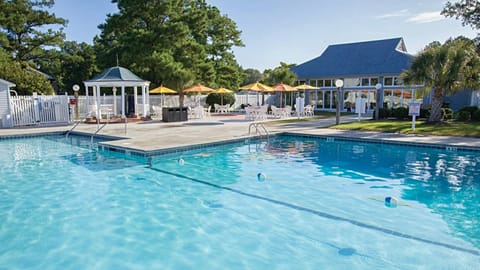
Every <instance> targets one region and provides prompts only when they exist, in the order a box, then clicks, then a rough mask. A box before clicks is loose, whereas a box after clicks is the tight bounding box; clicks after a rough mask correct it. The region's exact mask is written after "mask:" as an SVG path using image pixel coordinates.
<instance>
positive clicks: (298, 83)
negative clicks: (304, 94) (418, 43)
mask: <svg viewBox="0 0 480 270" xmlns="http://www.w3.org/2000/svg"><path fill="white" fill-rule="evenodd" d="M302 84H305V81H303V80H302V81H297V85H302Z"/></svg>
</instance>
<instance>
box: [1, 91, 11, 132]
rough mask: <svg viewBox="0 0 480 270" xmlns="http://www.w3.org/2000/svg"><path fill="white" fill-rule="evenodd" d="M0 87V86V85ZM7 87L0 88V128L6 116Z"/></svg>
mask: <svg viewBox="0 0 480 270" xmlns="http://www.w3.org/2000/svg"><path fill="white" fill-rule="evenodd" d="M0 87H1V86H0ZM9 94H10V93H9V91H8V89H0V128H4V127H5V126H4V124H3V121H4V119H5V118H6V116H7V114H9V111H8V95H9Z"/></svg>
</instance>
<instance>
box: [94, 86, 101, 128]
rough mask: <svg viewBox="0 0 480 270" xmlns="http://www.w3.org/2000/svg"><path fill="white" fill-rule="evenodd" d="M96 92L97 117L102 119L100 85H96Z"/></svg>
mask: <svg viewBox="0 0 480 270" xmlns="http://www.w3.org/2000/svg"><path fill="white" fill-rule="evenodd" d="M95 90H96V91H95V94H96V97H97V98H96V103H97V119H98V120H101V119H102V112H101V111H100V85H97V86H96V89H95Z"/></svg>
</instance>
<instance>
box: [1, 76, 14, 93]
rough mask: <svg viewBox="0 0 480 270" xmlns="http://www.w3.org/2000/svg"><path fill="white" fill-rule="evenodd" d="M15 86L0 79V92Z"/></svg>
mask: <svg viewBox="0 0 480 270" xmlns="http://www.w3.org/2000/svg"><path fill="white" fill-rule="evenodd" d="M15 86H16V85H15V84H14V83H12V82H9V81H6V80H3V79H0V89H1V90H4V89H9V88H10V87H15Z"/></svg>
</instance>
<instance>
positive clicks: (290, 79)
mask: <svg viewBox="0 0 480 270" xmlns="http://www.w3.org/2000/svg"><path fill="white" fill-rule="evenodd" d="M294 66H295V64H287V63H284V62H280V66H278V67H276V68H274V69H273V70H271V69H266V70H265V71H264V72H263V74H264V77H265V79H264V82H265V83H267V84H270V85H274V84H277V83H285V84H289V85H293V84H294V83H295V80H296V79H297V76H296V75H295V73H293V72H292V71H291V70H290V68H292V67H294Z"/></svg>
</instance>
